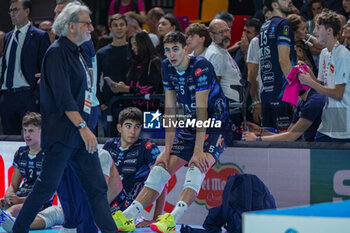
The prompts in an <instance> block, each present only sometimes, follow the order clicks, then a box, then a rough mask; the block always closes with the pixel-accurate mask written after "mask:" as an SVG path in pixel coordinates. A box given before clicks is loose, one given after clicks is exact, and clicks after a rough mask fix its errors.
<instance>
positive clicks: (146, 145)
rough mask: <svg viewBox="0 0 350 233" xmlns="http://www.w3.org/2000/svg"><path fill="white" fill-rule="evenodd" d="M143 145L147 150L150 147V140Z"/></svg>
mask: <svg viewBox="0 0 350 233" xmlns="http://www.w3.org/2000/svg"><path fill="white" fill-rule="evenodd" d="M145 147H146V149H147V150H149V149H151V148H152V142H146V144H145Z"/></svg>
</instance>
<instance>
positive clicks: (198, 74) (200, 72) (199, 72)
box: [194, 68, 202, 77]
mask: <svg viewBox="0 0 350 233" xmlns="http://www.w3.org/2000/svg"><path fill="white" fill-rule="evenodd" d="M194 74H195V75H196V76H197V77H198V76H200V75H201V74H202V69H201V68H198V69H196V71H195V72H194Z"/></svg>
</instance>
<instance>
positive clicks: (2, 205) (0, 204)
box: [0, 198, 7, 209]
mask: <svg viewBox="0 0 350 233" xmlns="http://www.w3.org/2000/svg"><path fill="white" fill-rule="evenodd" d="M6 206H7V203H6V200H5V198H1V199H0V208H1V209H5V208H6Z"/></svg>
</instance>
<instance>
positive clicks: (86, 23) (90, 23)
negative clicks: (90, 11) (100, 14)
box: [74, 21, 92, 27]
mask: <svg viewBox="0 0 350 233" xmlns="http://www.w3.org/2000/svg"><path fill="white" fill-rule="evenodd" d="M74 23H83V24H85V26H87V27H90V26H91V25H92V22H84V21H78V22H74Z"/></svg>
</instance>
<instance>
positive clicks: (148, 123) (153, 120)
mask: <svg viewBox="0 0 350 233" xmlns="http://www.w3.org/2000/svg"><path fill="white" fill-rule="evenodd" d="M161 115H162V114H161V113H160V112H159V110H157V111H156V112H144V113H143V122H144V123H143V127H144V128H145V129H160V116H161Z"/></svg>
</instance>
